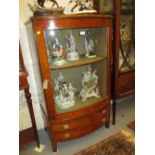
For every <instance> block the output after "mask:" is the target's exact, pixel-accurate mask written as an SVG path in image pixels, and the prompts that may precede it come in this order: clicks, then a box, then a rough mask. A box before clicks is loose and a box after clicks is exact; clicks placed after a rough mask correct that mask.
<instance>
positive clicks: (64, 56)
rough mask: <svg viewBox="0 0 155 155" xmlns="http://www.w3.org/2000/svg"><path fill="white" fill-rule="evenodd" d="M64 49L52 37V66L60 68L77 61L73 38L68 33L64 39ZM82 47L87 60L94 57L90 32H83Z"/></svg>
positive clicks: (77, 56)
mask: <svg viewBox="0 0 155 155" xmlns="http://www.w3.org/2000/svg"><path fill="white" fill-rule="evenodd" d="M65 44H66V49H64V47H63V46H62V45H61V44H60V42H59V40H58V38H56V37H55V36H54V39H53V40H52V42H51V43H50V46H51V47H52V52H51V55H52V61H51V62H52V65H54V66H61V65H64V64H66V63H67V61H75V60H79V58H80V57H79V53H78V51H77V48H76V41H75V38H74V36H73V34H72V32H70V33H69V34H68V35H67V36H66V38H65ZM84 47H85V51H86V53H85V56H86V57H88V58H91V57H95V56H96V55H95V54H94V41H93V39H91V37H90V32H88V31H85V33H84Z"/></svg>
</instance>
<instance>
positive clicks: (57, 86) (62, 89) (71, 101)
mask: <svg viewBox="0 0 155 155" xmlns="http://www.w3.org/2000/svg"><path fill="white" fill-rule="evenodd" d="M97 83H98V76H97V75H96V69H95V70H94V71H92V68H91V67H90V66H88V69H87V70H86V71H85V72H84V73H83V74H82V79H81V86H82V88H81V90H80V91H79V97H80V98H82V102H84V101H86V100H87V99H88V98H90V97H96V98H98V97H100V94H99V87H98V84H97ZM54 90H55V92H56V95H55V102H56V104H57V106H58V107H59V108H61V109H66V108H69V107H72V106H74V105H75V92H76V91H77V90H76V89H75V88H74V87H73V86H72V84H71V83H67V82H66V81H65V79H64V77H63V75H62V73H61V72H59V75H58V78H57V79H55V80H54Z"/></svg>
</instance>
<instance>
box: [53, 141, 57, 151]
mask: <svg viewBox="0 0 155 155" xmlns="http://www.w3.org/2000/svg"><path fill="white" fill-rule="evenodd" d="M52 150H53V152H57V143H55V142H52Z"/></svg>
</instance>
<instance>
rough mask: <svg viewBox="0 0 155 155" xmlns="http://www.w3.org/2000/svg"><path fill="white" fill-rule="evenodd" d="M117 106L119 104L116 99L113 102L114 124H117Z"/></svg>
mask: <svg viewBox="0 0 155 155" xmlns="http://www.w3.org/2000/svg"><path fill="white" fill-rule="evenodd" d="M116 106H117V102H116V101H115V100H114V101H113V104H112V124H113V125H115V124H116Z"/></svg>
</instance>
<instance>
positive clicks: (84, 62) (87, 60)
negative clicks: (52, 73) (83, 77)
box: [50, 56, 107, 70]
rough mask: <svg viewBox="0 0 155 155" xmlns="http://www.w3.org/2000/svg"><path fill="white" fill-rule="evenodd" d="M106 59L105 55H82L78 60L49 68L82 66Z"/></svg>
mask: <svg viewBox="0 0 155 155" xmlns="http://www.w3.org/2000/svg"><path fill="white" fill-rule="evenodd" d="M106 59H107V57H104V56H96V57H94V58H87V57H84V56H82V57H80V59H79V60H76V61H68V62H67V63H66V64H64V65H62V66H51V67H50V69H51V70H59V69H65V68H71V67H79V66H84V65H88V64H93V63H96V62H100V61H103V60H106Z"/></svg>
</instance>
